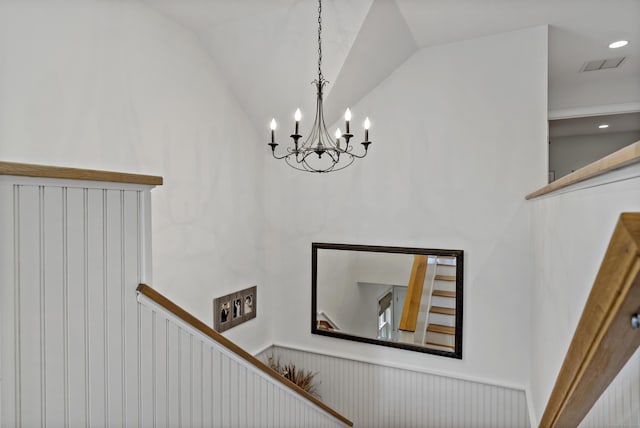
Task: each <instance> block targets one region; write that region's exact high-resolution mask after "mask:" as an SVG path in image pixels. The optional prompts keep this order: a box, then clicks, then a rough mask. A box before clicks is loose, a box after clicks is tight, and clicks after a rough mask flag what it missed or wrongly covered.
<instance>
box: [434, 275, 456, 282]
mask: <svg viewBox="0 0 640 428" xmlns="http://www.w3.org/2000/svg"><path fill="white" fill-rule="evenodd" d="M438 280H439V281H455V280H456V276H455V275H436V281H438Z"/></svg>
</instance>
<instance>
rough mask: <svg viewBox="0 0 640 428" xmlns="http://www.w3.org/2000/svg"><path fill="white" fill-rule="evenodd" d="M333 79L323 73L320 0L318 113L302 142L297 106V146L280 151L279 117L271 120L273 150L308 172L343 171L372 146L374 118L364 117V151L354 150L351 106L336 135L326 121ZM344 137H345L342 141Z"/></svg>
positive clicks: (295, 143)
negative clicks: (327, 95)
mask: <svg viewBox="0 0 640 428" xmlns="http://www.w3.org/2000/svg"><path fill="white" fill-rule="evenodd" d="M327 83H329V82H328V81H327V80H325V79H324V76H323V75H322V0H318V79H316V80H314V81H313V82H312V84H313V85H315V87H316V116H315V119H314V121H313V125H312V127H311V131H310V132H309V135H308V136H307V138H306V139H305V140H304V142H302V143H300V139H301V138H302V135H300V133H299V132H300V119H301V118H302V114H301V112H300V109H297V110H296V112H295V114H294V119H295V130H294V132H293V134H291V135H290V137H291V139H292V140H293V146H292V147H291V146H290V147H287V148H286V153H285V154H283V155H281V156H278V155H276V147H277V146H278V143H276V142H275V133H276V128H277V124H276V120H275V118H273V119H272V120H271V142H270V143H269V146H271V154H272V155H273V157H274V158H276V159H284V160H285V162H286V163H287V164H288V165H289V166H290V167H292V168H295V169H297V170H300V171H307V172H332V171H339V170H341V169H344V168H346V167H348V166H349V165H351V164H352V163H353V162H354V161H355V160H356V158H357V159H362V158H363V157H365V156H366V155H367V153H368V150H369V145H370V144H371V141H369V127H370V126H371V122H370V121H369V118H368V117H367V118H366V119H365V121H364V141H363V142H362V143H360V144H362V146H363V147H364V151H361V154H356V153H354V147H353V144H352V143H350V141H351V139H352V138H353V134H351V133H350V122H351V110H349V109H348V108H347V111H346V112H345V114H344V119H345V130H346V132H345V133H344V134H343V133H342V132H341V131H340V128H338V129H336V131H335V134H334V137H332V136H331V135H330V134H329V131H328V130H327V126H326V125H325V123H324V112H323V102H322V95H323V89H324V86H325V85H326V84H327ZM342 140H344V141H342Z"/></svg>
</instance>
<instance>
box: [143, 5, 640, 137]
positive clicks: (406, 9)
mask: <svg viewBox="0 0 640 428" xmlns="http://www.w3.org/2000/svg"><path fill="white" fill-rule="evenodd" d="M145 2H146V3H147V4H148V5H149V6H150V7H152V8H154V9H156V10H157V11H159V12H160V13H162V14H164V15H166V16H167V17H168V18H169V19H172V20H174V21H176V22H178V23H179V24H181V25H183V26H185V27H187V28H188V29H190V30H191V31H192V32H193V34H194V37H197V38H198V39H199V40H200V42H201V43H202V44H203V45H204V46H205V47H206V49H207V50H208V52H209V54H210V55H211V58H212V60H213V61H214V63H215V64H216V65H217V66H218V67H219V69H220V70H221V72H222V73H223V74H224V75H225V77H226V78H227V80H228V82H229V85H230V86H231V88H232V90H233V91H234V92H235V94H236V96H237V97H238V99H239V101H240V103H241V104H242V105H243V107H244V109H245V111H246V112H247V114H248V116H249V118H250V119H251V120H252V121H253V122H254V124H255V126H256V129H257V130H260V131H262V130H266V129H267V126H268V122H269V121H270V119H271V117H273V116H275V117H276V118H278V119H279V120H280V121H282V120H288V118H289V117H290V116H291V115H292V114H293V112H294V110H295V109H296V107H300V108H301V109H302V111H303V114H305V113H306V114H307V115H309V116H310V115H312V114H313V112H314V103H315V99H314V95H315V92H314V88H313V87H312V86H311V85H310V83H311V81H312V80H313V79H315V78H316V76H317V7H318V5H317V2H316V1H315V0H181V1H175V0H145ZM545 24H546V25H549V26H550V31H549V105H550V109H551V110H553V109H559V108H570V107H585V106H588V105H589V104H591V105H594V106H597V105H604V104H620V103H633V102H635V103H640V95H639V94H640V1H639V0H609V1H605V0H324V2H323V33H322V39H323V63H322V64H323V67H322V68H323V74H324V76H325V78H326V79H327V80H329V82H330V84H329V86H328V87H327V98H326V101H325V104H326V116H327V121H328V122H329V123H330V122H333V121H334V120H336V119H338V117H339V115H340V114H341V113H342V112H343V111H344V108H346V107H347V106H352V105H354V104H355V103H356V102H357V101H358V100H359V99H361V98H362V97H363V96H364V95H365V94H366V93H368V92H369V91H371V90H372V89H373V88H375V87H376V86H377V85H378V84H379V83H380V82H382V81H383V80H384V79H385V78H386V77H387V76H388V75H389V74H390V73H392V72H393V70H395V69H396V68H397V67H398V66H399V65H401V64H402V63H403V62H404V61H405V60H406V59H407V58H409V57H410V56H411V55H412V54H413V53H414V52H415V51H417V50H418V49H420V48H424V47H428V46H433V45H440V44H446V43H451V42H456V41H460V40H466V39H473V38H477V37H482V36H488V35H492V34H497V33H501V32H506V31H514V30H519V29H523V28H527V27H532V26H538V25H545ZM620 39H626V40H629V41H631V43H630V44H629V45H628V46H626V47H624V48H621V49H617V50H615V51H614V50H611V49H609V48H608V44H609V43H610V42H612V41H615V40H620ZM616 56H625V57H626V59H625V60H624V61H623V62H622V64H621V66H620V67H619V68H617V69H611V70H600V71H595V72H589V73H581V72H580V71H581V68H582V66H583V64H584V63H585V62H586V61H590V60H596V59H605V58H611V57H616ZM572 104H575V105H572ZM354 115H356V116H357V112H354ZM356 118H357V117H356Z"/></svg>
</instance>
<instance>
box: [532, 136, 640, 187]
mask: <svg viewBox="0 0 640 428" xmlns="http://www.w3.org/2000/svg"><path fill="white" fill-rule="evenodd" d="M637 162H640V141H636V142H635V143H633V144H630V145H628V146H627V147H624V148H622V149H620V150H618V151H617V152H613V153H611V154H610V155H609V156H605V157H603V158H602V159H599V160H597V161H595V162H593V163H590V164H589V165H587V166H585V167H582V168H580V169H579V170H577V171H574V172H572V173H571V174H568V175H565V176H564V177H562V178H560V179H558V180H556V181H554V182H553V183H550V184H548V185H547V186H544V187H542V188H541V189H538V190H536V191H535V192H533V193H530V194H528V195H527V196H526V199H533V198H537V197H538V196H542V195H546V194H548V193H551V192H555V191H556V190H560V189H563V188H565V187H568V186H571V185H572V184H576V183H579V182H581V181H585V180H587V179H589V178H593V177H597V176H599V175H602V174H604V173H607V172H609V171H613V170H616V169H620V168H624V167H625V166H629V165H632V164H634V163H637Z"/></svg>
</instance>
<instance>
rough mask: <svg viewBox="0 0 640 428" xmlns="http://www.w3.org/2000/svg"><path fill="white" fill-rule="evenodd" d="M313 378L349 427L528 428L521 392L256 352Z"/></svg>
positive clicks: (289, 353)
mask: <svg viewBox="0 0 640 428" xmlns="http://www.w3.org/2000/svg"><path fill="white" fill-rule="evenodd" d="M271 355H273V356H274V357H276V358H277V357H280V358H281V359H280V363H281V364H288V363H290V362H291V363H293V364H295V366H296V367H297V368H301V369H304V370H309V371H312V372H315V373H317V374H316V377H315V379H316V381H318V382H319V383H320V384H319V387H318V389H319V392H320V394H321V395H322V400H323V401H324V402H325V403H327V404H328V405H329V406H331V407H332V408H334V409H336V410H337V411H339V412H340V413H342V414H343V415H345V416H346V417H347V418H349V419H350V420H352V421H353V423H354V427H356V428H357V427H361V428H374V427H384V428H386V427H425V428H426V427H434V428H463V427H468V428H480V427H487V428H489V427H490V428H496V427H504V428H518V427H528V426H529V417H528V414H527V403H526V399H525V393H524V391H523V390H518V389H511V388H503V387H500V386H496V385H492V384H483V383H477V382H469V381H464V380H459V379H455V378H451V377H444V376H436V375H431V374H427V373H421V372H415V371H411V370H403V369H401V368H397V367H389V366H383V365H378V364H370V363H366V362H362V361H357V360H350V359H345V358H339V357H334V356H331V355H327V354H324V353H315V352H306V351H302V350H297V349H290V348H285V347H281V346H273V347H270V348H268V349H266V350H265V351H263V352H262V353H261V354H260V358H261V359H263V360H265V361H266V360H267V358H268V357H269V356H271Z"/></svg>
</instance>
